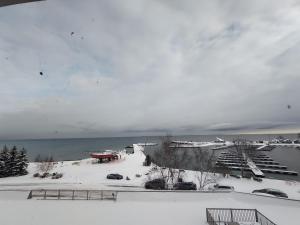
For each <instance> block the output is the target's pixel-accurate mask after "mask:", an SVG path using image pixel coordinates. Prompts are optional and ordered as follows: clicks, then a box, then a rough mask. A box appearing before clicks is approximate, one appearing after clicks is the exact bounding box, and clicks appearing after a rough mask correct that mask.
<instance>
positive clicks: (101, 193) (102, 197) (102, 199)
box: [101, 190, 103, 200]
mask: <svg viewBox="0 0 300 225" xmlns="http://www.w3.org/2000/svg"><path fill="white" fill-rule="evenodd" d="M101 200H103V190H102V191H101Z"/></svg>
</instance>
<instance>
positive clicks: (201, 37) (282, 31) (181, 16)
mask: <svg viewBox="0 0 300 225" xmlns="http://www.w3.org/2000/svg"><path fill="white" fill-rule="evenodd" d="M0 30H1V35H0V68H1V70H0V102H1V104H0V138H42V137H47V138H52V137H54V138H55V137H98V136H112V135H113V136H115V135H116V136H126V135H154V134H162V133H166V132H168V133H174V134H177V133H181V134H201V133H216V132H221V133H222V132H256V131H257V132H262V131H266V132H271V131H272V130H273V131H274V130H278V131H281V130H293V131H297V130H298V129H299V128H300V115H299V111H300V106H299V96H300V89H299V83H300V74H299V72H300V64H299V62H298V61H299V58H300V4H299V1H292V0H286V1H280V0H278V1H274V0H268V1H267V0H255V1H234V0H229V1H221V0H219V1H218V0H212V1H204V0H203V1H199V0H194V1H193V0H190V1H179V0H178V1H174V0H173V1H171V0H170V1H163V0H154V1H146V0H130V1H121V0H119V1H117V0H112V1H98V0H89V1H80V0H72V1H71V0H65V1H59V0H51V1H50V0H48V1H46V2H40V3H29V4H24V5H18V6H10V7H3V8H0ZM40 72H42V73H43V75H42V76H41V75H40ZM288 106H290V107H288Z"/></svg>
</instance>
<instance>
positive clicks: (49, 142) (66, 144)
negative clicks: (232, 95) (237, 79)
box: [0, 134, 300, 180]
mask: <svg viewBox="0 0 300 225" xmlns="http://www.w3.org/2000/svg"><path fill="white" fill-rule="evenodd" d="M277 136H278V135H198V136H195V135H193V136H174V137H173V139H174V140H185V141H214V140H215V138H216V137H219V138H223V139H225V140H228V141H232V140H234V139H237V138H245V139H247V140H272V139H273V138H275V137H277ZM284 137H285V138H289V139H292V140H293V139H296V138H297V137H296V135H293V134H290V135H284ZM141 142H156V143H159V142H161V137H154V136H150V137H111V138H82V139H41V140H0V147H2V146H4V145H7V146H8V147H12V146H14V145H16V146H17V147H18V148H23V147H24V148H25V149H26V150H27V154H28V158H29V160H34V158H35V157H36V156H37V155H38V154H40V155H41V156H50V155H51V156H53V157H54V159H55V160H76V159H82V158H87V157H89V152H94V151H99V152H101V151H104V150H107V149H111V150H117V151H118V150H123V149H124V148H125V147H126V146H127V145H131V144H134V143H141ZM153 149H155V148H151V147H150V148H148V149H147V150H148V151H152V150H153ZM266 154H267V155H269V156H271V157H272V158H273V159H274V160H275V161H278V162H279V163H280V164H281V165H286V166H288V170H294V171H297V172H298V173H299V174H300V150H298V149H295V148H286V147H278V148H275V149H274V150H273V151H271V152H266ZM266 175H267V176H268V177H274V178H280V179H291V180H300V176H286V175H277V174H266Z"/></svg>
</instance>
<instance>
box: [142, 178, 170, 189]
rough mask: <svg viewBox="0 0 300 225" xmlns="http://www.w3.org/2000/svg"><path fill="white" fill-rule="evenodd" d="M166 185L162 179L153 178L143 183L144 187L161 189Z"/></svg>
mask: <svg viewBox="0 0 300 225" xmlns="http://www.w3.org/2000/svg"><path fill="white" fill-rule="evenodd" d="M165 187H166V183H165V181H164V179H154V180H150V181H147V182H146V183H145V188H146V189H155V190H163V189H165Z"/></svg>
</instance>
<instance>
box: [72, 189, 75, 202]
mask: <svg viewBox="0 0 300 225" xmlns="http://www.w3.org/2000/svg"><path fill="white" fill-rule="evenodd" d="M74 192H75V191H74V190H73V193H72V200H74Z"/></svg>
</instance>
